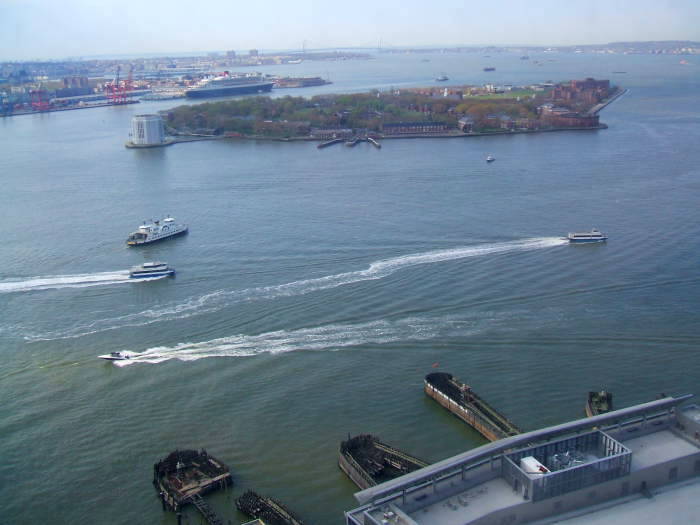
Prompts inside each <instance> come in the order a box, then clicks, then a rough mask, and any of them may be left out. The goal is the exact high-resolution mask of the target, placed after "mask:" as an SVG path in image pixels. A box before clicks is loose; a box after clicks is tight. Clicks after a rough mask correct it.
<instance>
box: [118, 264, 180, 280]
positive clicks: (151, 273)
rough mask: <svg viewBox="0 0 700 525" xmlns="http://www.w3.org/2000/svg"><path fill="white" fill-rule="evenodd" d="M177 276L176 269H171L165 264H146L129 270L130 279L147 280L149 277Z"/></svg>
mask: <svg viewBox="0 0 700 525" xmlns="http://www.w3.org/2000/svg"><path fill="white" fill-rule="evenodd" d="M173 275H175V269H174V268H170V267H169V266H168V263H164V262H145V263H143V264H139V265H138V266H133V267H132V268H131V270H129V278H130V279H146V278H149V277H172V276H173Z"/></svg>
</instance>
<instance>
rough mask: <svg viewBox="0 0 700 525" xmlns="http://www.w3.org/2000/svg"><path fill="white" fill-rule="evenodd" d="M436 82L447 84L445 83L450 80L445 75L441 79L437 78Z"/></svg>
mask: <svg viewBox="0 0 700 525" xmlns="http://www.w3.org/2000/svg"><path fill="white" fill-rule="evenodd" d="M435 80H436V81H437V82H445V81H447V80H449V78H448V77H447V75H445V73H443V74H442V75H440V76H439V77H436V78H435Z"/></svg>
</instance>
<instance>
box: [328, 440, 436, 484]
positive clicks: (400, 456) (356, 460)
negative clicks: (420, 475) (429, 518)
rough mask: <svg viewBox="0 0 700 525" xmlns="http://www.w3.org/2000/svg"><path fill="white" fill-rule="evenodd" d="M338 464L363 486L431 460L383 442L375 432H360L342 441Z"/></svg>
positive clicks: (401, 473) (395, 475) (404, 472)
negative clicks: (372, 433) (412, 454)
mask: <svg viewBox="0 0 700 525" xmlns="http://www.w3.org/2000/svg"><path fill="white" fill-rule="evenodd" d="M338 466H339V467H340V469H341V470H342V471H343V472H345V474H347V476H348V477H349V478H350V479H351V480H352V481H353V483H355V485H357V486H358V487H360V489H363V490H364V489H366V488H369V487H374V486H375V485H378V484H379V483H383V482H385V481H389V480H390V479H394V478H397V477H399V476H403V475H404V474H408V473H409V472H413V471H415V470H418V469H421V468H423V467H427V466H428V463H426V462H425V461H423V460H422V459H418V458H416V457H413V456H411V455H409V454H406V453H405V452H402V451H401V450H398V449H396V448H394V447H392V446H390V445H387V444H386V443H382V442H381V441H379V438H377V437H376V436H372V435H371V434H360V435H359V436H355V437H350V436H348V439H347V440H345V441H343V442H342V443H341V444H340V454H339V456H338Z"/></svg>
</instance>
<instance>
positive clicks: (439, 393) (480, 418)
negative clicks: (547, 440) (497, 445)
mask: <svg viewBox="0 0 700 525" xmlns="http://www.w3.org/2000/svg"><path fill="white" fill-rule="evenodd" d="M423 389H424V390H425V393H426V394H427V395H428V396H430V397H432V398H433V399H434V400H435V401H437V402H438V403H440V404H441V405H442V406H443V407H445V408H446V409H447V410H449V411H450V412H452V413H453V414H454V415H455V416H457V417H458V418H459V419H461V420H462V421H464V422H465V423H467V424H469V425H470V426H471V427H472V428H474V430H476V431H477V432H479V433H480V434H481V435H482V436H484V437H485V438H486V439H488V440H489V441H497V440H499V439H503V438H506V437H511V436H515V435H518V434H520V433H521V432H522V431H521V430H520V429H519V428H518V427H517V426H516V425H515V424H514V423H512V422H511V421H510V420H508V418H507V417H505V416H504V415H503V414H500V413H499V412H498V411H497V410H496V409H495V408H493V407H492V406H490V405H489V404H488V403H487V402H486V401H484V400H483V399H482V398H481V397H479V396H478V395H477V393H476V392H474V391H473V390H472V389H471V387H470V386H469V385H465V384H464V383H460V382H459V381H457V380H456V379H455V378H454V377H453V376H452V374H447V373H444V372H434V373H432V374H428V375H427V376H425V380H424V381H423Z"/></svg>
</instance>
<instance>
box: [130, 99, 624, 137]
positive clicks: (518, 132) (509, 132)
mask: <svg viewBox="0 0 700 525" xmlns="http://www.w3.org/2000/svg"><path fill="white" fill-rule="evenodd" d="M611 102H612V101H611ZM600 129H608V125H607V124H600V125H598V126H592V127H586V128H548V129H519V130H502V131H486V132H476V133H459V132H458V133H434V134H428V133H426V134H406V135H381V134H379V133H377V134H373V135H372V136H371V137H372V138H374V139H376V140H396V139H456V138H471V137H489V136H494V135H521V134H532V133H551V132H555V131H595V130H600ZM202 140H256V141H266V142H324V139H319V138H316V137H287V138H278V137H261V136H240V137H226V136H223V135H173V136H171V137H170V140H169V142H167V143H163V144H154V145H148V146H136V145H132V146H127V147H132V148H146V147H164V146H170V145H172V144H178V143H184V142H199V141H202ZM348 141H349V140H348Z"/></svg>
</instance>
